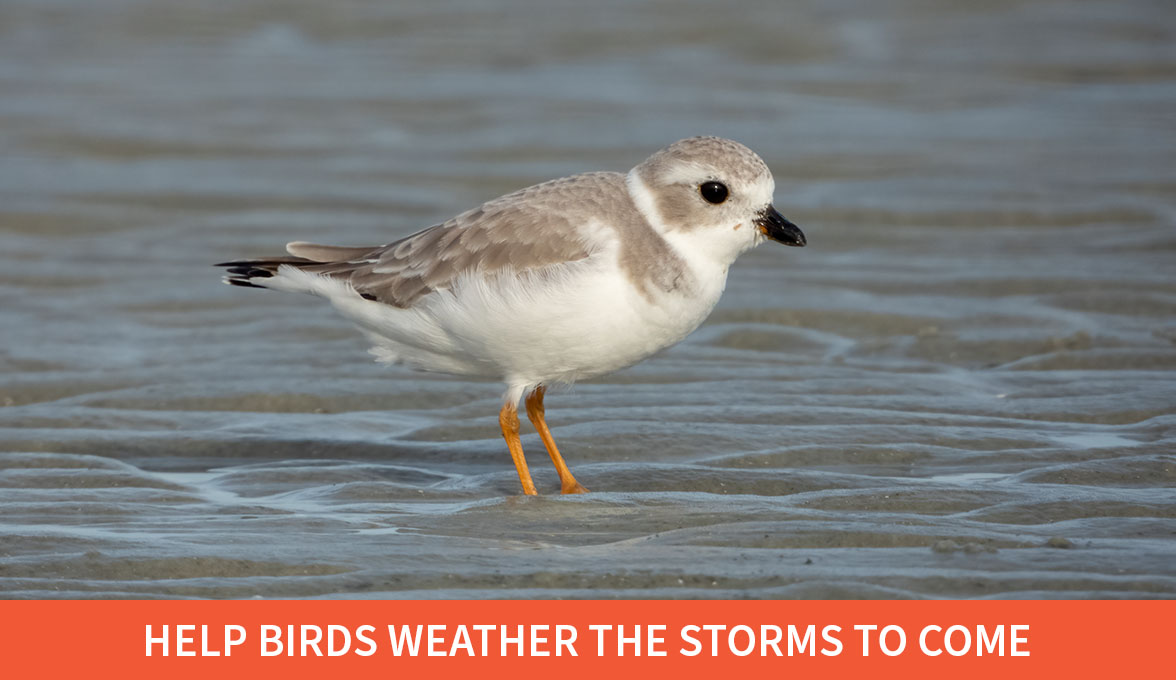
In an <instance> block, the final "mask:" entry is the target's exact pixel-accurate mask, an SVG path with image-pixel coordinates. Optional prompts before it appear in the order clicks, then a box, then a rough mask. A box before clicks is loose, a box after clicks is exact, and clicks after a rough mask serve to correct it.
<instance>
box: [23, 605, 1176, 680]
mask: <svg viewBox="0 0 1176 680" xmlns="http://www.w3.org/2000/svg"><path fill="white" fill-rule="evenodd" d="M0 612H2V616H0V650H3V652H2V653H3V667H4V669H5V671H4V676H5V677H11V678H26V677H30V678H31V677H37V678H54V677H65V676H66V675H70V676H75V675H76V676H87V677H93V676H95V675H97V676H99V677H105V676H110V677H115V676H117V677H120V678H135V677H144V678H145V677H152V678H157V677H167V678H196V677H200V678H207V677H208V676H209V675H210V674H215V676H216V677H217V678H225V677H254V676H255V675H256V674H258V673H264V674H267V675H266V676H265V677H270V676H271V675H270V674H280V677H282V678H283V680H285V679H287V678H299V677H308V678H309V677H315V678H321V677H322V676H323V675H324V674H345V675H346V677H349V678H356V677H389V676H391V675H393V674H397V675H399V674H412V676H414V677H415V676H420V675H424V674H427V676H428V677H431V678H444V677H458V676H463V677H466V678H470V677H476V678H478V679H479V680H481V679H482V678H493V677H507V676H508V675H509V676H510V677H516V678H517V677H518V676H519V675H531V674H544V675H546V676H547V677H553V676H552V675H551V674H558V675H557V676H556V677H559V678H560V679H561V680H563V679H564V678H581V677H583V678H588V677H592V678H597V679H598V680H599V678H600V677H601V674H602V673H618V672H621V673H625V674H626V675H628V674H636V673H657V674H661V673H672V674H674V676H675V677H714V676H715V674H716V673H723V672H734V673H738V674H739V676H740V677H761V676H768V675H772V676H775V677H779V676H780V675H782V674H785V673H794V672H804V673H812V674H819V677H849V676H851V675H852V676H854V677H861V676H862V674H866V673H868V674H869V676H870V677H872V678H873V677H888V676H893V677H900V676H901V677H903V678H909V677H911V676H912V674H917V675H923V674H927V675H929V674H932V673H935V674H950V676H951V677H953V678H970V677H976V678H980V677H984V678H986V679H989V680H990V679H991V678H992V677H994V676H997V677H1000V678H1001V680H1006V679H1007V678H1018V677H1035V678H1040V677H1061V676H1065V675H1069V676H1073V677H1106V676H1109V675H1112V674H1114V675H1121V674H1123V673H1125V672H1128V673H1138V672H1146V671H1149V670H1150V671H1154V672H1155V673H1160V672H1162V673H1164V674H1170V673H1171V667H1172V664H1171V660H1170V647H1169V645H1170V644H1171V643H1172V639H1173V632H1174V630H1176V628H1174V626H1173V623H1172V622H1173V620H1174V618H1176V617H1174V615H1176V605H1174V604H1173V603H1172V602H1166V601H1165V602H1138V601H1136V602H1105V601H1095V602H1072V601H1065V602H1041V601H1034V602H1015V601H1013V602H1010V601H979V602H977V601H902V602H891V601H880V602H879V601H871V602H859V601H836V602H808V601H805V602H792V601H787V602H776V601H750V602H745V601H736V602H732V601H690V602H680V601H569V602H552V601H440V602H437V601H229V602H225V601H180V602H175V601H166V602H158V601H120V602H97V601H68V602H62V601H38V602H32V601H10V602H4V603H0Z"/></svg>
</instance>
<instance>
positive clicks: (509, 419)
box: [498, 404, 536, 496]
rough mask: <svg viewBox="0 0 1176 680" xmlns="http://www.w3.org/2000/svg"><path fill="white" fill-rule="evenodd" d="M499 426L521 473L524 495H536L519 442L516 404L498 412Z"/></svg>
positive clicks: (506, 406)
mask: <svg viewBox="0 0 1176 680" xmlns="http://www.w3.org/2000/svg"><path fill="white" fill-rule="evenodd" d="M498 425H499V426H501V427H502V437H503V439H505V440H506V448H508V449H510V457H511V458H513V459H514V464H515V469H516V470H518V471H519V481H520V482H522V483H523V493H525V494H527V495H528V496H534V495H536V492H535V483H534V482H532V481H531V471H530V470H528V469H527V459H526V458H524V457H523V444H522V442H520V441H519V409H518V407H517V406H515V405H514V404H503V405H502V410H501V411H499V412H498Z"/></svg>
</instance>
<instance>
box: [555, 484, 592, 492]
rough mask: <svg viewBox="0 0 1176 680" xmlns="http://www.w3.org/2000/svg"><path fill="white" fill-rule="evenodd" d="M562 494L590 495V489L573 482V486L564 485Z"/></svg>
mask: <svg viewBox="0 0 1176 680" xmlns="http://www.w3.org/2000/svg"><path fill="white" fill-rule="evenodd" d="M561 493H588V489H587V488H586V487H585V486H584V485H583V484H580V483H579V482H576V481H573V482H572V483H571V484H564V485H563V489H562V490H561Z"/></svg>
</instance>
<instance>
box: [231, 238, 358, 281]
mask: <svg viewBox="0 0 1176 680" xmlns="http://www.w3.org/2000/svg"><path fill="white" fill-rule="evenodd" d="M378 247H379V246H360V247H350V246H324V245H319V244H317V243H306V242H305V241H294V242H293V243H288V244H286V252H288V253H290V254H289V255H279V256H276V257H264V258H258V259H255V260H233V261H231V262H220V263H217V264H215V265H213V266H215V267H225V268H226V269H227V271H226V272H225V276H224V279H223V280H224V282H225V283H227V284H229V285H231V286H243V287H245V288H276V289H279V290H289V289H290V286H289V285H288V283H289V282H282V283H278V279H281V278H282V277H281V276H280V274H279V271H278V269H279V268H280V267H282V266H283V265H289V266H290V267H291V268H293V269H296V270H299V271H304V272H306V273H309V274H319V275H324V274H325V275H331V274H338V273H340V272H343V271H347V270H350V269H353V268H354V266H355V264H356V262H355V260H358V259H362V258H363V257H364V256H365V255H367V254H368V253H371V252H372V251H374V250H375V249H376V248H378ZM275 284H276V285H275Z"/></svg>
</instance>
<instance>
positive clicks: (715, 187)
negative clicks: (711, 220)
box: [698, 182, 727, 205]
mask: <svg viewBox="0 0 1176 680" xmlns="http://www.w3.org/2000/svg"><path fill="white" fill-rule="evenodd" d="M698 191H699V193H701V194H702V197H703V198H704V199H706V202H707V203H714V204H715V205H718V204H720V203H722V202H723V201H725V200H727V185H726V184H723V183H722V182H703V183H702V184H700V185H699V187H698Z"/></svg>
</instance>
